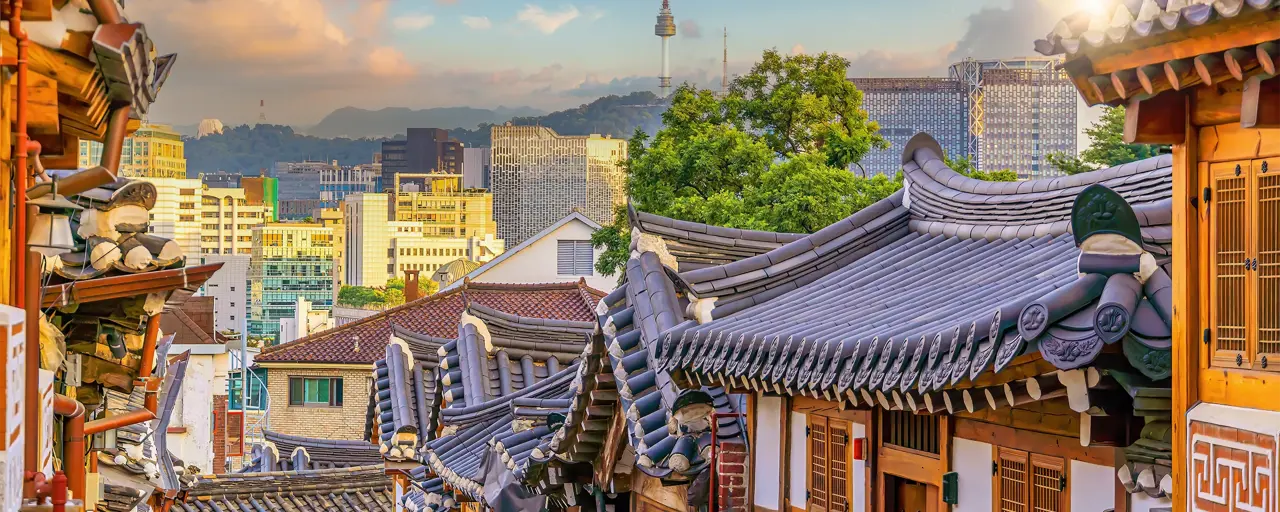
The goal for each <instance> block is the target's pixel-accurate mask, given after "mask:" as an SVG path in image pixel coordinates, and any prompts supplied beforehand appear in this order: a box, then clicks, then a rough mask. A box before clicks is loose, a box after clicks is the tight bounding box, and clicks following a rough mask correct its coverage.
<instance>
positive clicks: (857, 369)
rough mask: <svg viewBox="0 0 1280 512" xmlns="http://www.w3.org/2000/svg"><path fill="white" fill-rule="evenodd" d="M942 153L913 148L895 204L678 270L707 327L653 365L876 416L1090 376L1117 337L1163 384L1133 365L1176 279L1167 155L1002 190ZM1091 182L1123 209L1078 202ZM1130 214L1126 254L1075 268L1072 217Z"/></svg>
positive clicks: (1161, 333) (672, 338) (687, 331)
mask: <svg viewBox="0 0 1280 512" xmlns="http://www.w3.org/2000/svg"><path fill="white" fill-rule="evenodd" d="M941 153H942V152H941V150H940V149H939V148H938V147H937V145H936V142H934V141H933V140H932V139H930V138H928V137H927V136H917V138H916V139H914V140H913V141H912V143H911V144H909V145H908V148H907V153H906V156H904V166H903V170H904V173H905V176H906V179H907V185H906V187H905V190H904V191H903V192H900V193H899V194H897V195H895V196H893V197H891V198H889V199H886V200H884V201H881V202H880V203H877V204H875V205H873V206H870V207H868V208H866V209H864V210H863V211H861V212H858V213H857V214H855V215H853V216H851V217H849V218H848V219H846V220H844V221H841V222H839V223H836V224H833V225H832V226H829V227H827V228H825V229H823V230H821V231H819V232H817V233H814V234H813V235H809V236H807V237H805V238H803V239H800V240H797V241H796V242H793V243H791V244H788V245H786V246H784V247H782V248H779V249H777V250H775V251H771V252H769V253H767V254H764V255H761V256H757V257H753V258H748V259H745V260H741V261H738V262H735V263H732V264H729V265H725V266H723V267H714V268H708V269H703V270H698V271H692V272H684V273H681V274H679V276H678V277H679V279H680V281H682V282H683V283H684V284H685V285H686V286H687V287H688V288H689V289H691V290H693V294H694V295H695V297H694V298H693V299H690V300H691V301H693V302H694V303H695V305H694V306H693V309H695V310H701V311H702V314H703V316H702V318H701V320H702V323H701V324H697V323H694V322H685V323H683V324H681V325H680V326H675V325H674V324H673V323H672V321H668V322H667V324H668V326H666V327H664V328H663V329H661V330H659V332H661V333H662V337H661V338H660V339H661V340H662V343H663V344H662V348H663V349H664V350H662V351H661V352H660V354H659V357H658V359H659V361H660V363H661V364H663V365H664V366H665V368H667V369H669V370H677V369H678V370H682V371H684V372H687V373H689V374H691V375H693V376H695V378H700V377H701V378H709V379H711V381H719V382H735V381H736V382H739V383H742V384H745V385H748V386H752V387H756V388H757V389H767V388H771V389H774V390H785V391H786V392H788V393H816V394H822V395H823V396H826V397H828V398H830V397H839V399H845V398H846V397H847V399H849V400H852V401H853V402H854V403H855V404H856V403H858V401H859V400H861V401H864V402H869V403H876V402H878V403H879V404H880V405H882V406H888V401H887V399H886V396H893V397H895V402H899V403H900V401H901V398H900V397H901V396H907V397H913V398H923V395H924V394H926V393H929V392H931V391H935V390H940V389H946V388H950V387H953V386H956V385H958V384H960V383H962V382H964V381H968V380H971V379H975V380H976V379H977V378H978V377H979V376H980V375H982V374H983V372H985V371H987V370H989V369H994V370H995V371H997V372H998V371H999V370H1001V369H1002V368H1004V367H1005V366H1006V365H1008V364H1009V363H1010V362H1011V361H1012V360H1013V359H1014V358H1015V357H1017V356H1019V355H1022V354H1024V353H1035V352H1036V351H1038V353H1039V354H1040V356H1042V357H1043V358H1044V359H1045V360H1047V361H1049V362H1050V363H1053V365H1054V366H1056V367H1057V368H1059V369H1063V370H1070V369H1076V368H1081V367H1085V366H1088V365H1090V364H1091V363H1092V362H1093V360H1094V359H1095V358H1096V357H1097V356H1098V354H1099V353H1100V352H1101V351H1102V349H1103V348H1104V346H1105V345H1109V344H1112V343H1115V342H1118V341H1122V340H1123V341H1124V343H1123V347H1124V352H1125V353H1126V354H1128V355H1130V360H1131V361H1133V362H1135V364H1134V366H1135V367H1137V369H1138V370H1140V371H1142V372H1143V373H1145V374H1147V376H1148V377H1149V378H1151V379H1163V378H1166V377H1168V365H1167V364H1146V363H1143V364H1137V361H1135V360H1134V358H1135V357H1137V355H1139V354H1145V353H1147V352H1149V351H1153V350H1154V351H1167V350H1168V348H1169V346H1170V330H1169V327H1170V320H1171V303H1170V302H1169V293H1170V284H1171V280H1170V277H1169V275H1168V273H1167V270H1166V268H1165V267H1162V266H1160V265H1162V264H1167V263H1168V259H1169V247H1170V242H1171V240H1170V235H1169V233H1170V231H1169V223H1170V220H1171V203H1170V199H1169V198H1170V194H1171V185H1170V179H1171V175H1170V169H1169V166H1170V162H1171V160H1170V158H1169V157H1167V156H1165V157H1160V158H1156V159H1151V160H1146V161H1142V162H1135V163H1132V164H1126V165H1124V166H1121V167H1117V168H1112V169H1107V170H1103V171H1097V172H1092V173H1086V174H1080V175H1076V176H1070V177H1065V178H1056V179H1052V180H1038V181H1025V182H1010V183H997V182H982V181H977V180H972V179H970V178H966V177H964V176H961V175H959V174H956V173H955V172H953V171H951V170H950V169H948V168H947V167H946V166H945V164H944V163H943V161H942V159H941ZM1093 184H1101V185H1104V186H1107V187H1109V188H1110V189H1111V190H1114V191H1115V192H1117V193H1119V196H1116V198H1115V200H1114V201H1112V202H1107V201H1104V200H1102V199H1096V200H1094V199H1090V201H1091V202H1088V203H1087V204H1084V205H1080V204H1078V202H1077V196H1079V195H1080V194H1081V192H1082V191H1084V190H1086V187H1087V186H1089V185H1093ZM1108 197H1109V196H1108ZM1121 197H1123V199H1121ZM1090 198H1093V196H1090ZM1125 200H1127V201H1128V202H1129V203H1130V204H1132V205H1134V208H1133V211H1134V214H1133V215H1134V216H1135V220H1134V229H1135V230H1138V229H1140V234H1134V235H1133V236H1134V237H1135V238H1138V240H1136V241H1135V242H1134V247H1138V248H1139V249H1136V250H1135V252H1134V253H1132V254H1126V255H1124V256H1118V255H1113V254H1105V253H1099V252H1096V251H1089V250H1086V251H1084V253H1083V254H1082V252H1081V250H1079V249H1077V247H1076V245H1077V243H1079V242H1080V241H1081V240H1080V239H1079V238H1073V235H1072V233H1071V232H1070V231H1071V226H1070V224H1071V222H1072V212H1073V205H1075V206H1076V207H1077V212H1076V213H1077V215H1093V212H1092V211H1090V210H1088V208H1090V207H1097V208H1108V209H1114V211H1120V210H1121V209H1122V208H1123V209H1127V208H1128V205H1125V204H1124V203H1125ZM1081 208H1083V209H1081ZM1107 211H1108V212H1110V211H1113V210H1107ZM1102 213H1106V212H1099V213H1098V214H1099V215H1101V214H1102ZM1077 220H1079V219H1077ZM1086 225H1087V224H1086ZM1139 226H1140V227H1139ZM1076 235H1077V237H1078V236H1079V235H1080V233H1079V232H1078V230H1077V233H1076ZM1138 244H1141V245H1140V246H1139V245H1138ZM647 254H649V253H646V255H647ZM650 261H652V262H653V263H652V264H656V263H657V259H656V257H651V258H650ZM639 263H640V264H641V265H643V264H644V263H645V257H644V255H642V257H641V258H640V261H639ZM1135 275H1136V276H1137V277H1135ZM712 298H714V299H715V302H714V303H710V304H707V303H706V302H708V301H709V299H712ZM855 392H856V393H855ZM1003 394H1004V393H1001V395H1003ZM872 396H875V397H876V398H875V399H874V402H873V398H872ZM942 401H943V400H938V402H939V403H940V402H942ZM919 402H921V403H923V402H924V400H919Z"/></svg>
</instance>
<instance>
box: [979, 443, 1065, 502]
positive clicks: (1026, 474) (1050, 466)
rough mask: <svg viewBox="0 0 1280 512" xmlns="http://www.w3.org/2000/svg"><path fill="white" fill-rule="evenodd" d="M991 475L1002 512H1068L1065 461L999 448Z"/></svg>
mask: <svg viewBox="0 0 1280 512" xmlns="http://www.w3.org/2000/svg"><path fill="white" fill-rule="evenodd" d="M996 451H997V455H996V461H997V464H998V467H997V468H995V470H996V473H995V474H994V475H992V485H993V486H994V487H995V489H994V491H995V492H994V494H995V498H996V500H998V502H997V503H998V506H997V507H996V510H998V511H999V512H1066V510H1067V506H1066V505H1067V500H1066V498H1067V493H1066V490H1067V477H1066V471H1065V468H1066V466H1065V464H1064V462H1063V460H1062V459H1060V458H1057V457H1049V456H1045V455H1040V454H1036V453H1027V452H1024V451H1021V450H1014V449H1011V448H1003V447H998V448H996Z"/></svg>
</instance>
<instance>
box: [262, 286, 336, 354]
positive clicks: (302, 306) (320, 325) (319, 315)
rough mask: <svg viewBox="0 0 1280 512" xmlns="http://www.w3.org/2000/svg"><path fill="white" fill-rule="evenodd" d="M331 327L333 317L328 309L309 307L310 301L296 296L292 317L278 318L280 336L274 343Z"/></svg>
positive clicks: (287, 340) (285, 341)
mask: <svg viewBox="0 0 1280 512" xmlns="http://www.w3.org/2000/svg"><path fill="white" fill-rule="evenodd" d="M332 328H333V318H332V317H330V316H329V312H328V311H324V310H319V309H311V301H309V300H307V299H305V298H303V297H298V303H297V307H296V308H295V309H294V313H293V318H281V319H280V337H279V339H277V340H276V343H288V342H290V341H293V340H296V339H301V338H305V337H307V336H310V335H312V334H315V333H318V332H320V331H325V330H329V329H332Z"/></svg>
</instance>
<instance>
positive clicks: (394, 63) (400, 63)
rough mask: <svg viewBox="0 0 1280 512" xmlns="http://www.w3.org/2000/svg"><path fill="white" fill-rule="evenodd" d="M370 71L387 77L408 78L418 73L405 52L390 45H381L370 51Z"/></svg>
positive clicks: (375, 74)
mask: <svg viewBox="0 0 1280 512" xmlns="http://www.w3.org/2000/svg"><path fill="white" fill-rule="evenodd" d="M369 72H370V73H372V74H373V75H374V76H380V77H385V78H406V77H410V76H413V75H414V74H415V73H416V70H415V69H414V67H413V65H412V64H409V61H407V60H405V58H404V53H402V52H401V51H400V50H397V49H395V48H392V47H390V46H379V47H377V48H374V49H373V51H371V52H369Z"/></svg>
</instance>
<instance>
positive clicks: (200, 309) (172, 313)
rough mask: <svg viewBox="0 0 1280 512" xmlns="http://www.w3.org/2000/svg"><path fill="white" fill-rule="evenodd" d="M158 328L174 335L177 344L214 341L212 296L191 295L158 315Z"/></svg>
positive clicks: (200, 343) (204, 343) (210, 342)
mask: <svg viewBox="0 0 1280 512" xmlns="http://www.w3.org/2000/svg"><path fill="white" fill-rule="evenodd" d="M160 329H161V330H162V331H164V332H166V333H172V334H173V335H174V338H173V343H174V344H177V345H209V344H214V343H216V341H215V339H216V336H215V332H214V327H213V297H192V298H190V299H187V302H185V303H183V304H182V307H180V308H176V309H166V310H165V312H164V313H163V314H161V315H160Z"/></svg>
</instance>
